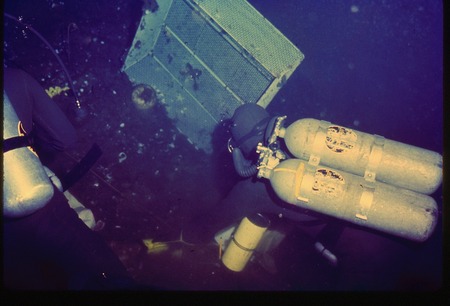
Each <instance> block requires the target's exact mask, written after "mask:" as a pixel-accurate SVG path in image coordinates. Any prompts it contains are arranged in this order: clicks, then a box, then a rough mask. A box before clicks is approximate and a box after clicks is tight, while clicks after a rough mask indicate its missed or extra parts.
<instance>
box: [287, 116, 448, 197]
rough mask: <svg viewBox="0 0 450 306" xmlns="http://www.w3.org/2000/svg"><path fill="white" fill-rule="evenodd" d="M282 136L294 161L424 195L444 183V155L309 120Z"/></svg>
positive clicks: (297, 123)
mask: <svg viewBox="0 0 450 306" xmlns="http://www.w3.org/2000/svg"><path fill="white" fill-rule="evenodd" d="M279 136H280V137H282V138H284V141H285V143H286V146H287V148H288V149H289V152H291V153H292V154H293V155H294V156H295V157H297V158H301V159H305V160H307V161H308V160H309V161H311V160H313V162H314V163H315V164H319V161H320V164H322V165H326V166H329V167H333V168H335V169H341V170H345V171H347V172H349V173H353V174H356V175H360V176H364V177H369V178H371V179H375V176H376V180H377V181H381V182H384V183H386V184H391V185H394V186H398V187H402V188H406V189H409V190H413V191H416V192H419V193H424V194H431V193H433V192H434V191H436V189H437V188H438V187H439V185H440V184H441V182H442V155H440V154H438V153H436V152H432V151H429V150H426V149H422V148H418V147H415V146H411V145H407V144H403V143H400V142H396V141H392V140H389V139H385V138H384V137H381V136H377V135H370V134H366V133H363V132H359V131H355V130H352V129H349V128H345V127H342V126H338V125H335V124H332V123H330V122H327V121H323V120H316V119H310V118H307V119H300V120H297V121H295V122H294V123H292V124H291V125H290V126H288V127H287V128H281V129H280V133H279Z"/></svg>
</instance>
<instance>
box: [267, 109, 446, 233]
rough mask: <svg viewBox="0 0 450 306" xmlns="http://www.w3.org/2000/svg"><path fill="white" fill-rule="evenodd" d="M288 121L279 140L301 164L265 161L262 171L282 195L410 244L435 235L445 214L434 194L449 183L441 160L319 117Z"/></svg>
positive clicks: (279, 130)
mask: <svg viewBox="0 0 450 306" xmlns="http://www.w3.org/2000/svg"><path fill="white" fill-rule="evenodd" d="M285 118H286V117H279V118H278V119H279V122H278V123H279V124H278V128H277V127H275V129H274V132H273V134H274V135H276V137H280V138H283V139H284V142H285V144H286V147H287V149H288V150H289V152H290V153H291V154H292V155H293V156H295V157H296V158H293V159H286V160H282V161H281V162H278V161H276V162H275V163H273V162H272V166H270V164H271V163H270V162H269V163H267V162H264V163H262V164H260V167H259V172H258V177H265V178H267V179H269V180H270V183H271V185H272V187H273V189H274V191H275V193H276V194H277V195H278V197H280V198H281V199H282V200H284V201H285V202H287V203H290V204H293V205H296V206H300V207H303V208H305V209H308V210H312V211H316V212H319V213H323V214H326V215H330V216H333V217H336V218H339V219H342V220H346V221H348V222H351V223H354V224H358V225H361V226H364V227H368V228H373V229H376V230H379V231H383V232H386V233H389V234H392V235H396V236H399V237H402V238H406V239H409V240H414V241H424V240H426V239H427V238H428V237H429V236H430V235H431V234H432V232H433V230H434V228H435V226H436V223H437V215H438V208H437V205H436V202H435V200H434V199H433V198H432V197H430V196H428V195H429V194H431V193H433V192H435V191H436V189H437V188H438V187H439V186H440V184H441V182H442V156H441V155H440V154H438V153H435V152H432V151H429V150H425V149H422V148H418V147H415V146H411V145H407V144H403V143H400V142H396V141H392V140H388V139H385V138H384V137H381V136H377V135H370V134H366V133H363V132H359V131H355V130H352V129H349V128H345V127H342V126H338V125H335V124H332V123H330V122H327V121H320V120H316V119H300V120H298V121H296V122H294V123H292V124H291V125H290V126H288V127H287V128H284V127H283V126H282V123H283V120H284V119H285ZM269 147H270V146H269ZM264 150H269V151H270V149H269V148H266V147H261V146H260V147H259V149H258V152H260V153H261V152H262V151H264ZM270 152H271V154H272V155H275V154H274V153H273V152H272V151H270ZM261 155H262V153H261ZM261 155H260V156H261ZM260 160H261V157H260Z"/></svg>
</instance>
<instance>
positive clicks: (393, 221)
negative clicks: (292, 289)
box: [185, 104, 442, 290]
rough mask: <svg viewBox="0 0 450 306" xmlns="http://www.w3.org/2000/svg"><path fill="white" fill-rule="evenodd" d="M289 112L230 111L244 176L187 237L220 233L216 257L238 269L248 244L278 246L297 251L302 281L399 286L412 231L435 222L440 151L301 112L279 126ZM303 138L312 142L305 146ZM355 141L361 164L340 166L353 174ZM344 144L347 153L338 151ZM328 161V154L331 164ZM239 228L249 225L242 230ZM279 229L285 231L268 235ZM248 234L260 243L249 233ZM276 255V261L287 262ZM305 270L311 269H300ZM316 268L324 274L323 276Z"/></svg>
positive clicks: (420, 235)
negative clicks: (302, 116) (221, 246)
mask: <svg viewBox="0 0 450 306" xmlns="http://www.w3.org/2000/svg"><path fill="white" fill-rule="evenodd" d="M285 118H286V116H284V117H271V116H270V115H269V114H268V112H267V111H266V110H265V109H264V108H262V107H261V106H259V105H256V104H244V105H241V106H240V107H238V108H237V109H236V110H235V112H234V114H233V116H232V118H231V120H230V122H229V125H228V126H229V127H228V129H229V132H230V134H231V138H230V139H229V140H228V144H227V146H228V150H229V152H230V153H231V155H232V160H233V164H234V168H235V170H236V172H237V173H238V174H239V176H241V177H242V179H241V180H239V181H238V182H237V184H236V185H235V186H234V187H233V188H232V189H231V191H230V192H229V193H228V195H227V196H226V197H225V199H223V200H222V201H221V203H220V204H219V205H218V207H213V209H212V211H209V212H206V213H202V215H201V216H200V217H199V218H195V219H194V222H192V225H191V227H190V232H189V231H188V232H187V235H189V236H188V237H189V238H188V239H189V240H191V241H192V240H195V239H200V241H201V242H207V241H211V240H212V239H215V240H216V242H218V238H219V239H223V238H224V237H225V239H226V240H227V241H228V248H229V246H233V248H229V249H230V250H233V252H235V254H234V255H233V256H231V257H230V256H228V257H226V255H227V248H225V253H224V256H223V259H222V262H223V263H224V264H225V265H226V266H227V267H228V268H229V269H230V270H233V271H237V272H239V271H241V270H242V269H243V267H245V264H246V262H247V261H248V260H249V259H250V257H251V255H252V253H253V251H258V250H260V251H262V252H264V251H267V250H273V249H274V248H277V249H281V250H280V252H281V254H283V252H285V253H286V254H285V255H286V256H290V257H293V258H296V260H295V261H296V264H297V265H299V266H300V268H299V269H298V270H297V271H296V270H295V269H293V268H292V267H293V266H292V265H293V263H291V264H290V265H291V266H289V265H288V267H287V268H285V269H286V271H287V272H286V271H285V272H286V273H287V274H289V275H290V276H289V277H292V279H293V280H294V281H295V282H296V283H297V284H298V285H299V286H300V288H298V289H305V288H307V289H308V288H309V289H312V290H317V289H330V290H346V289H350V290H351V289H361V290H364V289H374V288H376V289H389V288H391V289H392V288H396V286H397V287H401V286H402V285H403V284H400V283H397V282H398V279H396V278H395V277H391V275H392V274H394V273H397V276H398V275H401V273H405V272H404V270H402V269H406V268H405V267H406V265H405V266H403V265H399V264H398V263H399V261H401V260H403V259H404V258H407V257H408V252H410V251H411V248H412V246H413V245H412V244H410V241H408V240H413V241H416V242H423V241H425V240H427V239H428V237H429V236H430V235H431V234H432V233H433V231H434V228H435V226H436V223H437V215H438V211H437V210H438V209H437V205H436V202H435V201H434V199H432V198H431V197H429V196H428V194H431V193H433V192H434V191H435V190H436V189H437V188H438V187H439V185H440V183H441V181H442V156H441V155H440V154H437V153H435V152H431V151H428V150H424V149H421V148H417V147H413V146H408V145H405V144H401V143H398V142H394V141H391V140H387V139H384V138H382V137H380V136H372V135H369V136H367V135H368V134H364V133H360V132H358V134H356V132H353V131H352V130H350V129H346V128H343V127H339V126H336V125H333V124H330V123H328V122H326V121H318V120H315V119H302V120H298V121H296V122H294V123H293V124H291V125H290V126H289V127H286V128H285V127H284V126H283V120H284V119H285ZM316 123H317V124H316ZM300 128H302V129H303V130H301V131H300V132H299V130H300ZM315 131H318V132H317V134H314V133H315ZM320 133H321V134H320ZM305 135H306V136H305ZM357 137H359V138H357ZM281 138H282V139H283V141H280V139H281ZM321 141H324V142H323V143H322V142H321ZM358 141H360V142H359V143H358ZM361 142H362V143H363V146H360V145H361ZM311 144H312V145H311ZM368 144H370V145H368ZM321 146H324V147H325V149H324V148H323V147H321ZM358 146H360V147H358ZM309 147H312V148H313V149H314V150H316V151H313V152H312V153H311V152H304V151H302V150H306V149H307V148H309ZM353 148H355V150H354V152H356V155H355V156H356V157H357V158H361V156H362V159H361V160H362V161H364V162H366V163H367V165H364V167H362V168H363V170H362V173H361V174H360V175H359V176H358V175H355V174H352V173H347V172H345V171H344V170H343V168H345V167H346V168H349V169H350V170H351V171H353V173H354V172H355V170H354V169H351V168H352V166H353V168H357V166H359V165H360V164H361V160H358V161H357V162H355V161H353V160H351V158H353V157H354V156H352V155H351V153H352V152H351V150H352V149H353ZM320 150H323V152H320ZM327 150H328V151H327ZM364 150H366V151H367V153H364ZM342 152H344V153H347V155H345V154H344V155H342V154H341V155H339V154H340V153H342ZM361 152H362V153H364V154H361ZM396 153H397V154H398V155H397V154H396ZM408 153H409V154H408ZM327 154H328V155H327ZM333 154H334V155H333ZM358 154H361V155H358ZM408 155H410V157H408ZM330 156H332V158H330ZM336 156H338V157H339V158H340V159H339V158H338V157H336ZM327 158H328V160H327ZM333 158H334V159H333ZM343 158H347V159H348V160H343ZM308 159H309V162H308ZM399 159H402V160H399ZM330 160H331V161H330ZM336 160H337V161H336ZM319 161H320V163H319ZM322 161H323V163H322ZM327 163H330V164H333V163H334V165H333V166H334V167H335V168H330V167H331V166H329V165H328V166H327V165H326V164H327ZM383 163H385V164H387V165H388V166H385V164H383ZM405 165H407V166H406V168H407V169H403V168H405ZM339 167H341V168H339ZM396 167H397V168H398V167H400V168H402V169H395V168H396ZM341 170H342V171H341ZM350 170H348V171H350ZM356 170H358V171H360V169H356ZM400 170H401V171H400ZM377 171H378V172H377ZM414 171H416V172H418V173H421V175H414ZM410 172H411V173H410ZM399 174H404V176H403V177H399V176H398V175H399ZM375 175H377V180H375ZM378 178H379V180H380V182H378ZM266 179H267V180H266ZM346 184H347V185H346ZM305 186H308V187H305ZM406 189H409V190H406ZM258 216H259V217H258ZM261 217H264V219H267V220H268V221H267V220H266V221H265V220H261V219H262V218H261ZM200 218H201V220H200ZM240 220H242V221H241V223H239V221H240ZM348 221H350V222H348ZM230 224H231V225H233V226H230ZM238 224H239V225H238ZM241 227H242V228H243V230H244V231H245V230H246V231H247V232H245V233H244V234H242V233H241V232H240V231H241ZM250 228H251V230H249V229H250ZM221 229H222V230H221ZM266 229H267V231H266V232H264V230H266ZM252 231H253V232H252ZM277 231H278V232H281V233H282V234H281V235H270V234H269V233H270V232H273V233H276V232H277ZM262 232H264V234H262ZM266 234H267V235H266ZM252 235H254V236H255V237H257V238H255V239H256V240H258V239H260V240H259V242H258V241H256V242H255V241H250V240H251V236H252ZM185 236H186V235H185ZM237 236H239V239H242V241H240V240H239V239H238V238H237ZM270 237H272V238H273V237H276V238H277V239H278V240H280V239H281V242H280V241H276V240H277V239H272V241H271V240H270V239H271V238H270ZM399 237H400V239H399ZM404 238H406V239H404ZM237 240H239V241H237ZM264 240H269V242H264ZM243 242H244V243H248V244H244V243H243ZM296 242H297V243H298V247H299V248H300V249H301V250H297V252H300V253H295V252H290V253H289V251H288V250H287V249H288V248H295V247H293V246H292V245H293V244H295V243H296ZM218 243H219V242H218ZM220 243H221V242H220ZM258 243H259V244H263V245H264V246H263V247H260V245H258ZM280 243H281V244H284V247H281V244H280ZM289 243H290V245H289ZM270 244H272V246H270ZM286 244H287V245H286ZM283 249H286V250H283ZM236 250H237V251H236ZM280 252H278V254H280ZM305 252H306V253H308V255H305ZM312 254H315V255H312ZM280 256H281V258H282V257H283V255H279V257H280ZM402 258H403V259H402ZM302 260H305V262H306V263H304V264H302V263H301V261H302ZM233 261H242V262H240V263H238V264H236V263H235V262H233ZM281 261H282V262H281V263H280V265H281V266H283V265H284V264H286V263H285V262H284V260H281ZM320 265H322V267H323V265H325V266H328V271H331V272H330V273H329V274H328V275H326V274H327V272H324V271H326V270H327V269H322V268H319V266H320ZM266 266H269V267H268V268H269V269H268V270H273V271H275V269H271V268H270V265H267V264H266ZM272 266H273V265H272ZM263 267H264V265H263ZM307 270H308V271H309V272H310V273H304V272H305V271H307ZM321 273H322V274H325V276H324V277H325V279H320V277H319V276H318V275H319V274H321ZM400 279H401V278H400Z"/></svg>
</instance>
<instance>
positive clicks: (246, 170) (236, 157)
mask: <svg viewBox="0 0 450 306" xmlns="http://www.w3.org/2000/svg"><path fill="white" fill-rule="evenodd" d="M232 154H233V164H234V169H235V170H236V172H237V173H238V174H239V176H242V177H251V176H253V175H255V174H256V173H257V172H258V168H257V167H256V164H254V163H252V162H251V161H249V160H247V159H246V158H245V157H244V155H243V154H242V151H241V150H240V149H239V148H234V150H233V153H232Z"/></svg>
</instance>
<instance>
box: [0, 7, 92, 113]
mask: <svg viewBox="0 0 450 306" xmlns="http://www.w3.org/2000/svg"><path fill="white" fill-rule="evenodd" d="M3 14H4V15H5V17H8V18H9V19H12V20H14V21H16V22H17V23H19V24H20V25H21V26H23V27H25V29H28V30H30V31H31V32H33V33H34V34H35V35H36V36H37V37H39V38H40V39H41V40H42V41H43V42H44V43H45V45H46V46H47V47H48V48H49V49H50V51H51V52H52V53H53V55H54V56H55V57H56V59H57V60H58V62H59V64H60V65H61V67H62V69H63V70H64V73H65V74H66V77H67V79H68V80H69V86H70V88H71V90H72V93H73V95H74V96H75V105H76V108H77V116H78V117H84V116H85V115H86V112H85V111H84V109H82V108H81V104H80V99H79V97H78V94H77V91H76V90H75V88H74V86H73V82H72V78H71V77H70V74H69V72H68V71H67V68H66V66H65V65H64V63H63V62H62V60H61V58H60V56H59V55H58V53H56V51H55V49H54V48H53V47H52V46H51V45H50V43H49V42H48V41H47V40H46V39H45V38H44V37H43V36H42V35H41V34H40V33H39V32H38V31H36V30H35V29H33V27H32V26H30V25H28V24H25V23H23V22H22V21H21V20H19V19H17V18H16V17H14V16H12V15H10V14H8V13H3Z"/></svg>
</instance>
